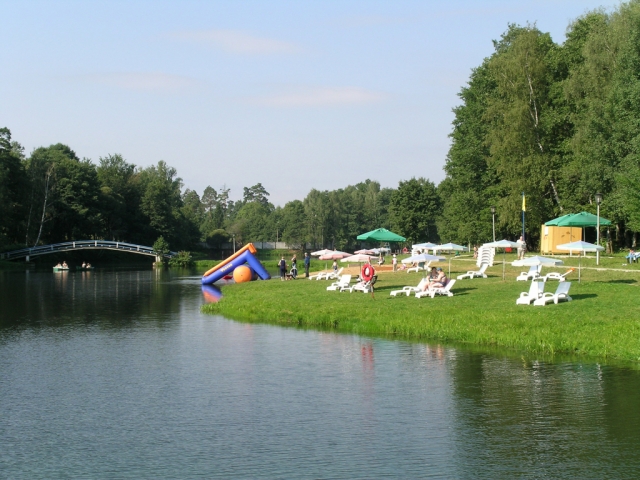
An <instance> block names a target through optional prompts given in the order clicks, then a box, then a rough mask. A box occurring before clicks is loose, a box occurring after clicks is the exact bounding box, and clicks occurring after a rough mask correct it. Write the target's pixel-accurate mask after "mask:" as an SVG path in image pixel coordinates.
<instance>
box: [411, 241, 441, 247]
mask: <svg viewBox="0 0 640 480" xmlns="http://www.w3.org/2000/svg"><path fill="white" fill-rule="evenodd" d="M435 246H436V244H435V243H431V242H425V243H416V244H414V245H411V248H433V247H435Z"/></svg>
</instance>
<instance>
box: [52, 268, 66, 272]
mask: <svg viewBox="0 0 640 480" xmlns="http://www.w3.org/2000/svg"><path fill="white" fill-rule="evenodd" d="M68 270H69V267H53V271H54V272H66V271H68Z"/></svg>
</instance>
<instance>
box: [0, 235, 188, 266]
mask: <svg viewBox="0 0 640 480" xmlns="http://www.w3.org/2000/svg"><path fill="white" fill-rule="evenodd" d="M72 250H118V251H120V252H129V253H137V254H138V255H147V256H149V257H155V258H156V261H160V260H161V257H162V255H158V253H156V252H154V251H153V248H152V247H145V246H144V245H134V244H133V243H124V242H111V241H109V240H77V241H75V242H63V243H54V244H51V245H41V246H39V247H33V248H23V249H21V250H13V251H11V252H4V253H0V259H2V260H15V259H18V258H26V260H27V262H28V261H29V258H30V257H36V256H38V255H48V254H50V253H56V252H69V251H72ZM174 255H176V252H169V253H167V254H165V255H163V256H164V258H171V257H173V256H174Z"/></svg>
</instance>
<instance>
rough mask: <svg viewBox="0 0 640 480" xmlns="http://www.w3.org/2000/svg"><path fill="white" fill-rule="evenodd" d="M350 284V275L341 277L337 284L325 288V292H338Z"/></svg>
mask: <svg viewBox="0 0 640 480" xmlns="http://www.w3.org/2000/svg"><path fill="white" fill-rule="evenodd" d="M350 283H351V275H342V276H341V277H340V280H338V281H337V282H333V283H332V284H331V285H329V286H328V287H327V290H337V291H340V289H342V288H344V287H348V286H349V284H350Z"/></svg>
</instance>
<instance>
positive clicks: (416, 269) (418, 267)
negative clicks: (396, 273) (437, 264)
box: [407, 262, 431, 273]
mask: <svg viewBox="0 0 640 480" xmlns="http://www.w3.org/2000/svg"><path fill="white" fill-rule="evenodd" d="M429 267H431V262H427V263H426V264H425V266H424V267H421V266H420V265H418V266H417V267H410V268H407V273H410V272H419V271H420V270H428V269H429Z"/></svg>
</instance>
